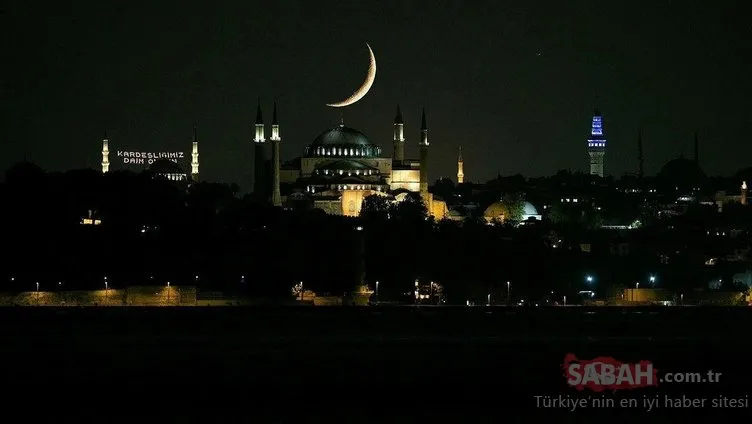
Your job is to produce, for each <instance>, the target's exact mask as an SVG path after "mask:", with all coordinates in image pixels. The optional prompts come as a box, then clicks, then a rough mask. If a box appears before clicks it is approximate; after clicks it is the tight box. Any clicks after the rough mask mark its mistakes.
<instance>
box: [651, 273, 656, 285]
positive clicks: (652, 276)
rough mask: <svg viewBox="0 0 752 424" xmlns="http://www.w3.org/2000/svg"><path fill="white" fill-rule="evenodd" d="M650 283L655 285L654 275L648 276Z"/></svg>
mask: <svg viewBox="0 0 752 424" xmlns="http://www.w3.org/2000/svg"><path fill="white" fill-rule="evenodd" d="M650 283H651V284H655V275H651V276H650Z"/></svg>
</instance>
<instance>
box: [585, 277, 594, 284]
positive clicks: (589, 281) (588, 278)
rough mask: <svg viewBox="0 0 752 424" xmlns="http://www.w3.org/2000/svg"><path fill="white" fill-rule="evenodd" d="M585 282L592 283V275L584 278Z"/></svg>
mask: <svg viewBox="0 0 752 424" xmlns="http://www.w3.org/2000/svg"><path fill="white" fill-rule="evenodd" d="M585 281H587V282H588V283H592V282H593V276H592V275H588V276H586V277H585Z"/></svg>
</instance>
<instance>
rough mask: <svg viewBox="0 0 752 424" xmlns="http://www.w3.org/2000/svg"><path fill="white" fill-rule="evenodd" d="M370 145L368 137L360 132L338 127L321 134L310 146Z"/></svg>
mask: <svg viewBox="0 0 752 424" xmlns="http://www.w3.org/2000/svg"><path fill="white" fill-rule="evenodd" d="M370 144H371V142H370V141H368V137H366V136H365V134H363V133H362V132H360V131H358V130H354V129H352V128H349V127H345V126H343V125H340V126H337V127H334V128H331V129H328V130H326V131H324V132H323V133H321V135H319V136H318V137H316V139H315V140H313V143H312V146H344V145H356V146H368V145H370Z"/></svg>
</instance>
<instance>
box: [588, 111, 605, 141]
mask: <svg viewBox="0 0 752 424" xmlns="http://www.w3.org/2000/svg"><path fill="white" fill-rule="evenodd" d="M590 135H591V137H592V138H589V139H588V147H589V148H592V149H605V148H606V139H605V138H604V137H603V117H602V116H600V115H593V125H592V126H591V127H590Z"/></svg>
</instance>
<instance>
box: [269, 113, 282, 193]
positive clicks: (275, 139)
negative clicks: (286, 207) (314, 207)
mask: <svg viewBox="0 0 752 424" xmlns="http://www.w3.org/2000/svg"><path fill="white" fill-rule="evenodd" d="M280 141H282V139H281V138H280V137H279V122H277V102H274V112H273V114H272V138H271V142H272V205H274V206H282V195H281V194H280V192H279V142H280Z"/></svg>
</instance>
